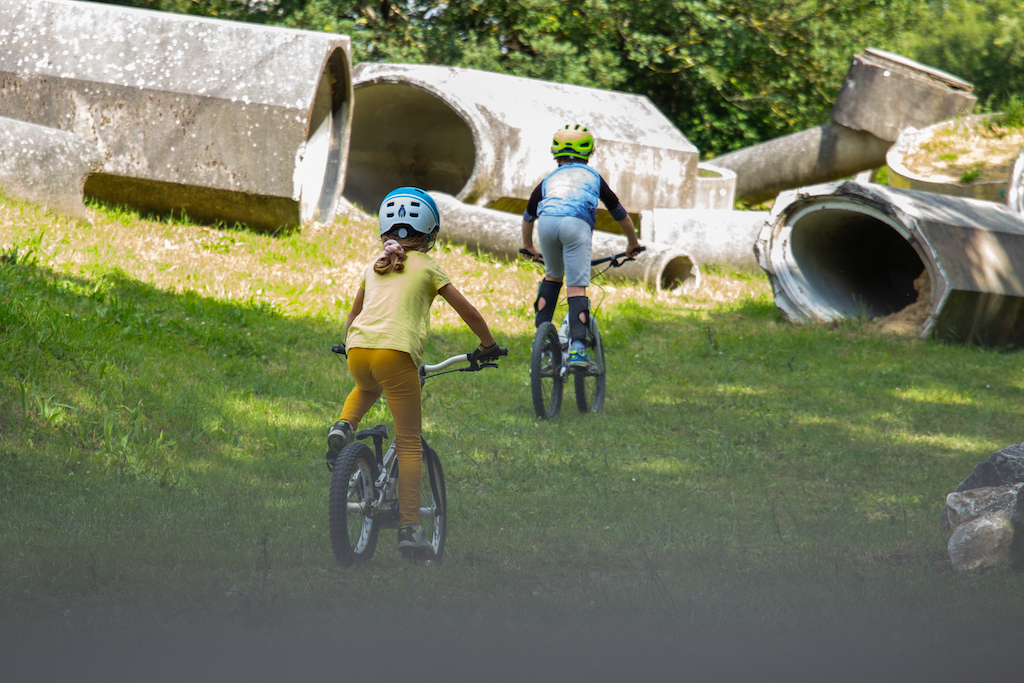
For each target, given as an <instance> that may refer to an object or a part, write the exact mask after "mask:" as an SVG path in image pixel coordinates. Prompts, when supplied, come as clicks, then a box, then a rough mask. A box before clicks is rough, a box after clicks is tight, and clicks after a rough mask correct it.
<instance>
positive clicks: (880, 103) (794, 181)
mask: <svg viewBox="0 0 1024 683" xmlns="http://www.w3.org/2000/svg"><path fill="white" fill-rule="evenodd" d="M972 88H973V86H971V84H970V83H967V82H965V81H961V80H960V79H958V78H956V77H955V76H951V75H949V74H946V73H945V72H942V71H939V70H937V69H933V68H931V67H928V66H925V65H923V64H918V63H917V62H914V61H912V60H909V59H906V58H905V57H901V56H899V55H894V54H892V53H889V52H883V51H881V50H870V49H869V50H865V53H864V54H858V55H854V57H853V60H852V62H851V65H850V69H849V70H848V71H847V73H846V77H845V79H844V81H843V87H842V89H841V90H840V92H839V95H838V96H837V97H836V102H835V104H834V105H833V108H832V123H830V124H825V125H822V126H818V127H817V128H811V129H808V130H805V131H801V132H798V133H793V134H791V135H785V136H782V137H779V138H775V139H774V140H769V141H767V142H764V143H762V144H760V145H754V146H752V147H747V148H745V149H741V150H737V151H735V152H729V153H728V154H723V155H722V156H719V157H715V159H714V161H713V163H714V164H715V165H716V166H722V167H725V168H729V169H732V170H733V171H735V172H736V175H737V180H736V196H737V197H738V198H740V199H742V200H745V201H748V202H751V203H759V202H763V201H766V200H768V199H771V198H772V197H774V196H775V195H776V194H778V193H779V192H781V191H783V190H787V189H790V188H794V187H800V186H803V185H812V184H816V183H822V182H827V181H831V180H836V179H839V178H845V177H848V176H851V175H854V174H856V173H859V172H861V171H865V170H868V169H873V168H878V167H880V166H883V165H885V154H886V151H887V150H888V149H889V147H890V145H892V143H893V141H895V140H896V138H897V136H898V135H899V132H900V130H902V129H903V128H904V127H906V126H908V125H916V126H925V125H929V124H932V123H935V122H937V121H942V120H944V119H947V118H949V117H950V116H951V113H950V112H953V113H954V114H966V113H968V112H970V110H971V108H973V107H974V104H975V102H976V98H975V97H974V96H973V95H971V94H970V90H971V89H972Z"/></svg>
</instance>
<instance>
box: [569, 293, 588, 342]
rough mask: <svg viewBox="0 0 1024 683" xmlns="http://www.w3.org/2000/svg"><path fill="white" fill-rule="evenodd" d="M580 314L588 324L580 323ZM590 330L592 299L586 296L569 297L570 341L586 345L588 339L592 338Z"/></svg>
mask: <svg viewBox="0 0 1024 683" xmlns="http://www.w3.org/2000/svg"><path fill="white" fill-rule="evenodd" d="M580 313H582V314H583V320H585V321H586V322H582V321H580ZM589 330H590V299H588V298H587V297H585V296H571V297H569V339H572V340H573V341H581V342H583V343H584V344H586V343H587V337H589V336H590V335H589V334H588V331H589Z"/></svg>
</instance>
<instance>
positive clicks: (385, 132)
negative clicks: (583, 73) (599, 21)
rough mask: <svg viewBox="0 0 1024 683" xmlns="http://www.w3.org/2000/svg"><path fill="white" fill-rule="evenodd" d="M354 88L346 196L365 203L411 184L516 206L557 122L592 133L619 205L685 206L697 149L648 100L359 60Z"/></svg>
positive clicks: (543, 167)
mask: <svg viewBox="0 0 1024 683" xmlns="http://www.w3.org/2000/svg"><path fill="white" fill-rule="evenodd" d="M353 84H354V96H355V118H354V120H353V124H352V148H351V153H350V156H349V167H348V184H347V185H346V188H345V196H346V197H347V198H348V199H350V200H351V201H353V202H355V203H357V204H359V205H361V206H362V207H364V208H366V209H368V210H373V209H375V208H376V207H377V206H378V205H379V204H380V201H381V199H382V198H383V197H384V195H385V194H386V193H387V192H388V191H389V190H391V189H392V188H394V187H395V186H396V185H415V186H418V187H423V188H425V189H429V190H437V191H439V192H444V193H446V194H450V195H453V196H455V197H456V198H458V199H459V200H460V201H463V202H465V203H467V204H472V205H474V206H490V207H499V206H500V208H502V209H503V210H508V211H511V212H518V213H521V212H522V209H523V208H524V207H525V203H526V200H527V199H528V198H529V196H530V192H532V191H533V188H534V186H536V184H537V183H538V182H540V181H541V180H542V179H543V178H544V176H546V175H547V174H548V173H550V172H551V171H552V170H554V168H555V164H554V162H553V161H552V159H551V154H550V152H549V150H550V148H551V137H552V134H553V133H554V132H555V130H556V129H557V128H558V127H560V126H564V125H565V124H567V123H580V124H582V125H585V126H587V127H588V128H589V129H590V131H591V132H592V133H593V135H594V138H595V141H596V144H595V152H594V155H593V157H592V158H591V162H590V163H591V165H592V166H593V167H594V168H596V169H597V170H598V171H599V172H600V173H601V174H602V175H603V176H604V178H605V179H606V180H607V181H608V184H609V185H610V186H611V187H612V189H613V190H614V191H615V192H616V194H617V195H618V196H619V199H620V200H621V201H622V203H623V205H624V206H625V207H626V209H627V210H629V211H631V212H639V211H640V210H642V209H649V208H654V207H690V206H693V203H694V193H695V191H696V182H695V178H696V175H697V157H698V152H697V148H696V147H694V146H693V144H692V143H690V141H689V140H687V139H686V137H685V136H684V135H683V134H682V133H681V132H679V130H678V129H677V128H676V127H675V126H674V125H673V124H672V123H671V122H670V121H669V120H668V119H667V118H666V117H665V116H664V115H663V114H662V113H661V112H660V111H659V110H658V109H657V107H655V106H654V104H653V103H651V101H650V100H649V99H647V98H646V97H643V96H640V95H630V94H626V93H619V92H611V91H607V90H596V89H593V88H583V87H579V86H573V85H564V84H561V83H550V82H546V81H540V80H534V79H529V78H519V77H516V76H508V75H504V74H496V73H490V72H486V71H477V70H474V69H460V68H453V67H442V66H427V65H410V64H371V63H363V64H359V65H357V66H356V68H355V70H354V78H353ZM503 200H504V201H503ZM599 221H600V219H599Z"/></svg>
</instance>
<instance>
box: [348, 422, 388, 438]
mask: <svg viewBox="0 0 1024 683" xmlns="http://www.w3.org/2000/svg"><path fill="white" fill-rule="evenodd" d="M356 438H357V439H359V440H360V441H362V440H363V439H374V438H376V439H381V440H384V439H386V438H388V427H387V425H377V426H376V427H371V428H370V429H360V430H359V431H358V432H356Z"/></svg>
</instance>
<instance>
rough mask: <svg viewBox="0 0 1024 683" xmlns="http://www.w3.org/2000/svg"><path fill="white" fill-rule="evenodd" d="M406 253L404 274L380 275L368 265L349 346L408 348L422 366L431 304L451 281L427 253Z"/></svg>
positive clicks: (351, 327) (347, 343) (416, 362)
mask: <svg viewBox="0 0 1024 683" xmlns="http://www.w3.org/2000/svg"><path fill="white" fill-rule="evenodd" d="M406 255H407V256H408V258H407V259H406V261H405V270H403V271H402V272H401V273H396V272H394V271H392V272H390V273H388V274H387V275H378V274H377V273H375V272H373V264H372V263H371V264H370V265H368V266H367V267H366V270H365V271H364V272H363V283H362V287H363V310H362V311H360V312H359V315H357V316H356V319H355V320H353V321H352V325H351V326H350V327H349V329H348V337H347V339H346V340H345V345H346V346H348V347H349V348H351V349H355V348H360V349H392V350H394V351H405V352H406V353H408V354H409V355H410V356H412V362H413V363H415V364H416V365H417V366H418V365H419V364H420V361H421V359H422V358H423V351H424V349H425V347H426V345H427V332H428V331H429V330H430V304H432V303H433V301H434V297H435V296H437V292H438V290H439V289H441V288H442V287H444V286H445V285H447V284H450V283H451V280H449V279H448V276H447V275H445V273H444V271H443V270H441V267H440V266H439V265H437V263H436V262H435V261H434V259H432V258H430V257H429V256H427V255H426V254H424V253H423V252H420V251H407V252H406Z"/></svg>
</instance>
